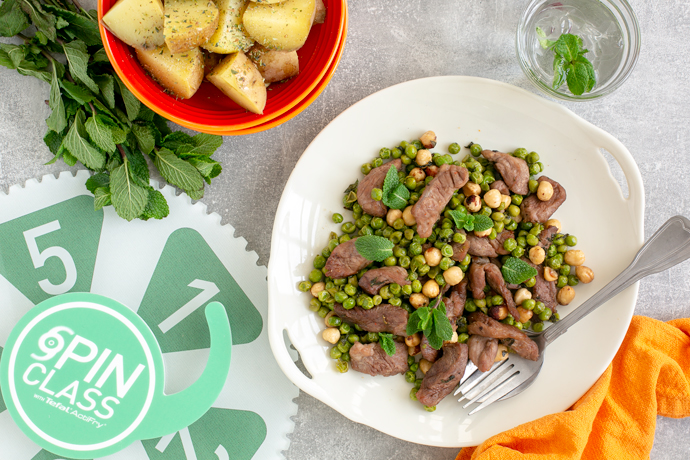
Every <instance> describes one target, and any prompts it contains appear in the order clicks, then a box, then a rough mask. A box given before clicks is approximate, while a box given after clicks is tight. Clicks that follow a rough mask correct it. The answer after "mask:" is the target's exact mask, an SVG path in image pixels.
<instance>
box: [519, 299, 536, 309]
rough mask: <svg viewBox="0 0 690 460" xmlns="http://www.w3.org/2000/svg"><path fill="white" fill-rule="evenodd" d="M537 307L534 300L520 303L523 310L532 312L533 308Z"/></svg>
mask: <svg viewBox="0 0 690 460" xmlns="http://www.w3.org/2000/svg"><path fill="white" fill-rule="evenodd" d="M536 305H537V302H536V300H534V299H525V300H523V301H522V305H521V307H522V308H524V309H525V310H534V307H535V306H536Z"/></svg>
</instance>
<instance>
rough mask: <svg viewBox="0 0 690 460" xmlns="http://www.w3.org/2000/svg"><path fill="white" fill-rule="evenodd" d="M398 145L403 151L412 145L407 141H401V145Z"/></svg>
mask: <svg viewBox="0 0 690 460" xmlns="http://www.w3.org/2000/svg"><path fill="white" fill-rule="evenodd" d="M398 145H399V146H400V148H401V149H403V150H405V148H407V146H408V145H410V143H409V142H407V141H400V144H398Z"/></svg>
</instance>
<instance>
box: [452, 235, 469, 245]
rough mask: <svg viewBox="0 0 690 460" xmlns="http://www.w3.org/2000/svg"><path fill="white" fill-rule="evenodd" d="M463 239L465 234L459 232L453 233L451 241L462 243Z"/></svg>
mask: <svg viewBox="0 0 690 460" xmlns="http://www.w3.org/2000/svg"><path fill="white" fill-rule="evenodd" d="M465 241H467V236H465V235H464V234H462V233H460V232H455V233H453V242H454V243H459V244H463V243H464V242H465Z"/></svg>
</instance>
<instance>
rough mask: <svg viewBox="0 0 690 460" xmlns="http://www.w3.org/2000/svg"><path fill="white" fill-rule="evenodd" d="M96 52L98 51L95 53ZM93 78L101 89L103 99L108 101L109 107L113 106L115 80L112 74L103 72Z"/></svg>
mask: <svg viewBox="0 0 690 460" xmlns="http://www.w3.org/2000/svg"><path fill="white" fill-rule="evenodd" d="M96 54H98V53H96ZM93 80H94V81H95V82H96V84H97V85H98V88H99V89H100V90H101V94H102V95H103V99H105V102H107V103H108V107H109V108H111V109H112V108H114V107H115V80H114V79H113V76H112V75H108V74H103V75H96V76H94V77H93Z"/></svg>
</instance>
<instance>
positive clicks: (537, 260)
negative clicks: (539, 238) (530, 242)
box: [529, 246, 546, 265]
mask: <svg viewBox="0 0 690 460" xmlns="http://www.w3.org/2000/svg"><path fill="white" fill-rule="evenodd" d="M545 258H546V253H545V252H544V249H543V248H542V247H541V246H534V247H532V248H530V250H529V260H531V261H532V263H533V264H534V265H541V263H542V262H544V259H545Z"/></svg>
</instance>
